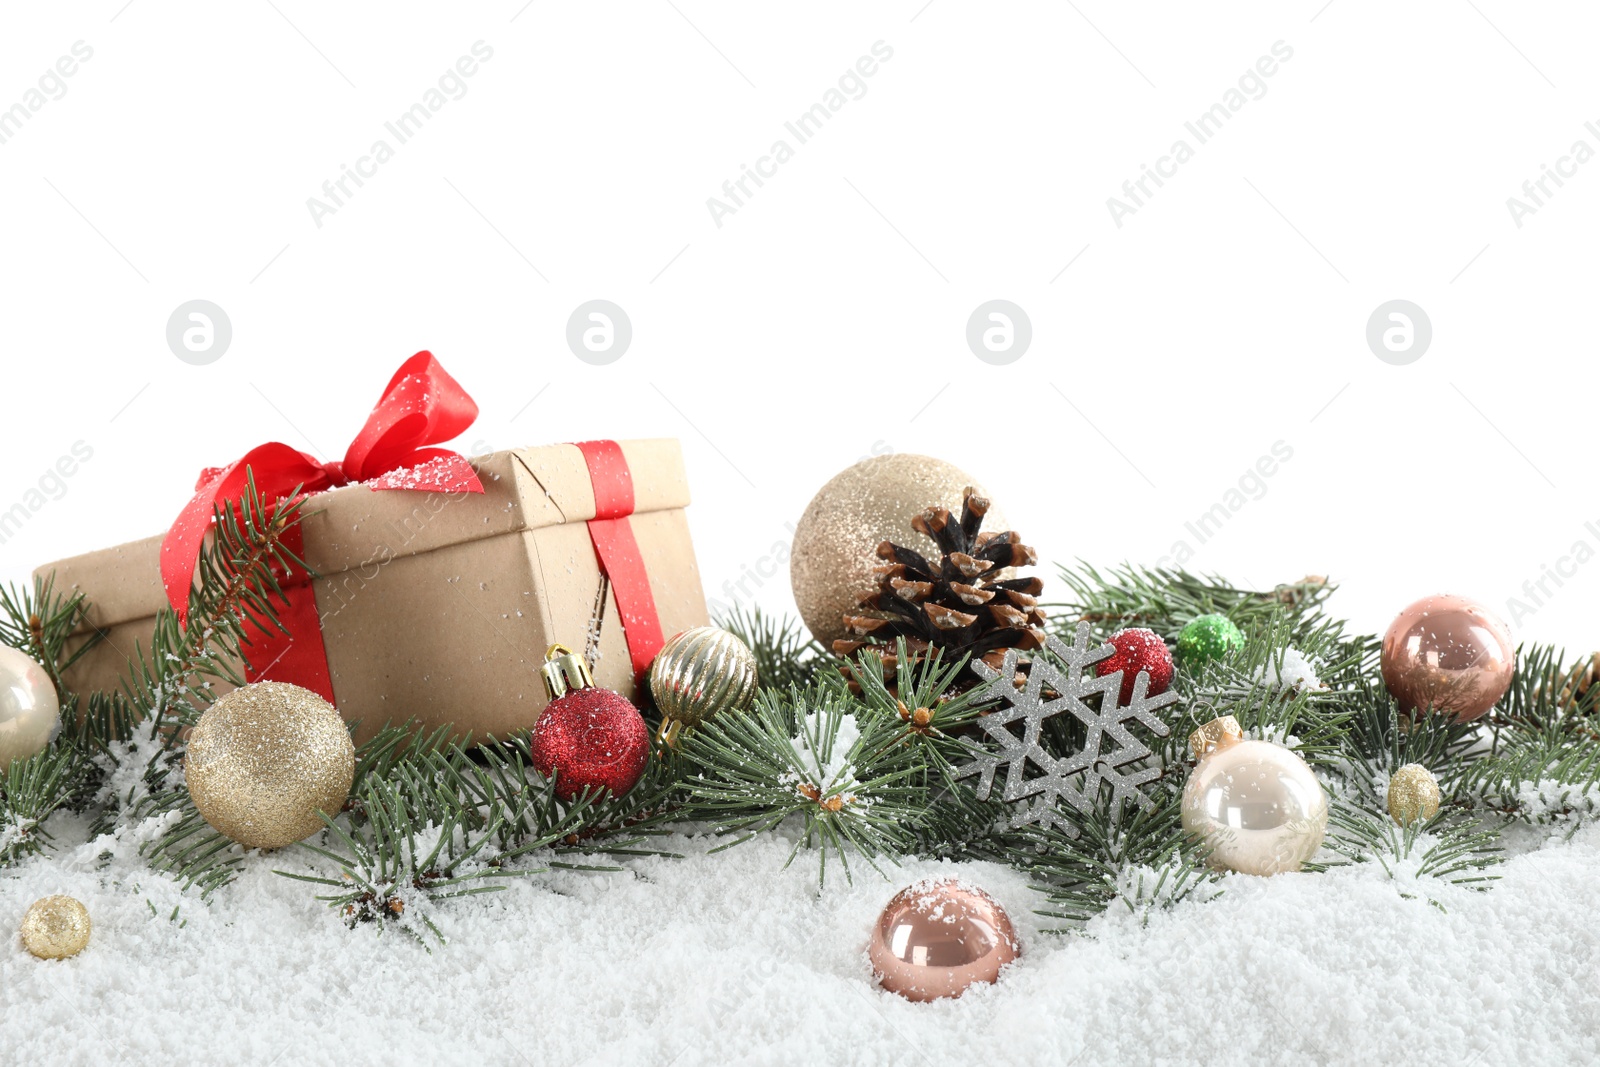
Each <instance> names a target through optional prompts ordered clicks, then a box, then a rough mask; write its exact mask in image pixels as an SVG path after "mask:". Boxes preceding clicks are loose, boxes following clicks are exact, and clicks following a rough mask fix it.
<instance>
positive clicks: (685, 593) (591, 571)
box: [39, 357, 706, 743]
mask: <svg viewBox="0 0 1600 1067" xmlns="http://www.w3.org/2000/svg"><path fill="white" fill-rule="evenodd" d="M430 359H431V357H430ZM441 373H442V372H441ZM399 380H400V376H399V375H397V376H396V381H399ZM451 384H452V385H453V383H451ZM393 388H394V383H391V391H392V390H393ZM388 395H389V394H386V397H387V396H388ZM469 403H470V401H469ZM381 407H382V405H381V403H380V409H381ZM475 410H476V409H475V408H474V409H473V413H474V414H475ZM467 421H468V422H470V418H469V419H468V420H467ZM369 426H370V422H369ZM413 429H414V426H413ZM274 447H278V448H286V446H274ZM353 447H354V446H353ZM260 451H261V450H256V452H253V453H252V454H251V456H254V457H255V459H256V461H257V463H256V466H259V467H262V468H265V467H267V466H268V464H267V463H266V462H265V460H264V458H263V456H261V455H258V453H260ZM438 452H439V450H429V451H428V453H427V459H425V462H432V461H433V460H434V459H436V458H437V454H438ZM296 455H299V454H298V453H296ZM450 455H451V456H452V457H453V459H454V460H459V461H460V464H459V472H458V475H457V476H456V477H455V478H453V479H450V480H448V484H449V485H450V486H451V488H438V487H437V486H438V485H439V484H440V483H439V482H438V480H437V479H430V478H428V477H426V476H418V475H416V474H415V470H414V469H413V468H407V467H405V466H404V465H403V462H402V463H401V464H400V465H398V466H393V467H391V468H390V469H389V470H388V471H386V472H385V473H384V474H383V475H382V476H380V477H378V478H375V479H369V480H366V481H364V482H363V483H362V484H349V485H345V486H343V487H340V488H333V489H330V490H327V491H324V492H318V493H316V494H314V495H312V496H310V497H309V498H308V499H307V500H306V502H305V515H304V519H303V521H302V522H301V524H300V533H301V535H302V539H303V546H302V554H303V558H304V559H305V561H306V563H307V564H308V566H309V567H310V568H311V569H312V571H313V572H314V575H315V576H314V577H312V576H306V577H305V578H304V580H303V581H302V582H300V583H298V584H296V583H291V587H290V588H289V589H288V592H289V594H290V597H291V600H292V601H293V605H292V607H291V609H289V610H287V611H285V612H284V614H283V619H284V621H285V624H286V625H287V626H288V628H289V630H290V635H289V637H288V638H279V637H265V636H264V637H263V638H262V639H261V640H259V641H256V642H255V643H253V644H252V646H251V648H249V649H247V650H246V658H247V659H248V660H249V661H250V662H249V664H248V665H246V670H245V676H246V677H247V678H249V679H250V680H251V681H256V680H273V681H288V682H294V683H296V684H300V685H305V686H307V688H312V689H315V690H318V691H320V692H322V693H323V695H324V696H327V697H328V698H329V699H331V700H332V702H333V703H334V705H335V706H336V707H338V709H339V711H340V712H341V714H343V715H344V717H345V718H346V719H348V720H351V721H359V723H360V726H359V728H358V730H357V733H356V740H357V742H358V743H359V742H360V741H362V740H365V739H366V738H368V737H371V736H372V735H373V734H374V733H376V732H377V731H378V730H379V729H381V728H382V727H383V725H384V724H386V723H401V722H404V721H406V720H415V721H416V722H417V723H419V724H420V726H421V728H422V729H424V730H432V729H434V728H436V727H438V726H441V725H449V726H451V727H452V728H453V730H454V732H455V733H456V734H457V735H458V736H460V737H463V738H466V739H476V740H482V739H484V738H485V737H488V736H491V735H492V736H495V737H506V736H509V735H510V734H512V733H513V732H515V731H518V730H526V729H528V728H529V727H531V726H532V725H533V723H534V722H535V720H537V718H538V716H539V713H540V712H541V711H542V710H543V709H544V706H545V704H546V702H547V697H546V694H545V689H544V685H543V682H542V680H541V677H540V672H539V668H540V665H541V664H542V663H543V662H544V656H545V652H546V650H547V649H548V648H549V646H550V645H552V644H556V643H562V644H566V645H568V646H570V647H571V648H573V649H575V650H579V651H583V650H584V649H585V645H586V643H587V642H588V641H589V640H590V631H591V628H596V626H597V630H598V644H597V654H596V656H595V662H594V673H595V678H596V682H597V684H599V685H602V686H605V687H606V688H609V689H614V690H616V691H617V692H619V693H622V694H623V695H625V696H629V697H632V696H633V695H634V693H635V691H636V686H637V685H638V683H639V681H640V680H641V678H642V676H643V673H644V672H645V671H646V670H647V669H648V666H649V662H650V658H651V657H653V656H654V654H655V652H656V650H657V649H659V648H660V645H661V642H662V638H663V636H667V637H670V636H671V635H673V634H675V633H677V632H679V631H680V630H685V629H688V628H690V627H694V626H703V625H705V624H706V603H705V596H704V593H703V592H702V589H701V584H700V572H699V568H698V567H697V565H696V563H695V557H694V549H693V546H692V544H691V542H690V538H689V527H688V522H687V517H686V515H685V512H684V508H685V507H687V506H688V503H689V488H688V482H687V480H686V478H685V475H684V469H683V457H682V453H681V450H680V449H679V446H678V443H677V442H676V441H673V440H643V441H622V442H612V441H597V442H585V443H583V444H581V445H578V444H562V445H550V446H545V447H540V448H528V449H519V450H514V451H504V452H495V453H492V454H490V455H487V456H481V457H477V458H475V459H473V460H470V461H466V460H461V458H460V457H454V454H453V453H452V454H450ZM251 456H247V457H245V458H246V459H250V458H251ZM302 458H304V459H307V460H309V457H302ZM401 458H402V460H403V459H404V458H405V457H404V455H403V453H402V454H401ZM240 463H244V460H241V461H240ZM468 463H470V468H468V466H467V464H468ZM344 465H345V467H347V468H348V467H350V465H351V459H350V457H349V456H347V457H346V460H345V464H344ZM330 466H331V465H330ZM232 469H233V468H231V467H230V468H227V470H232ZM225 473H226V471H224V472H220V473H219V472H216V471H208V472H207V476H209V477H210V479H211V481H210V482H209V483H208V484H209V485H210V486H211V487H212V488H216V487H218V486H221V485H223V484H224V479H223V475H224V474H225ZM295 477H299V473H298V472H296V473H295ZM203 480H204V479H203ZM302 483H303V479H302ZM302 483H296V484H302ZM430 485H433V486H435V487H434V488H428V486H430ZM283 492H284V493H287V492H288V490H284V491H283ZM202 498H204V499H202ZM196 499H197V500H200V501H201V502H203V503H205V504H206V508H205V509H204V510H205V513H207V514H208V513H209V506H210V503H211V499H210V498H209V497H205V494H204V493H202V494H199V495H197V498H196ZM191 507H194V504H193V502H191ZM195 510H196V511H197V512H198V511H199V509H198V508H195ZM182 522H183V520H181V519H180V522H179V523H178V524H174V527H173V529H172V530H170V531H169V532H168V533H167V534H166V535H163V536H161V537H154V538H150V539H147V540H144V541H137V542H133V543H132V544H127V545H122V546H119V547H116V548H109V549H105V550H102V551H98V552H91V553H89V554H87V555H83V556H78V557H75V558H73V559H66V560H61V561H59V562H57V563H52V564H48V565H46V566H44V567H41V568H39V573H40V574H41V575H49V574H50V573H52V572H53V573H54V574H55V578H56V587H57V589H63V590H66V589H70V590H79V591H81V592H83V593H84V594H85V595H86V596H87V598H88V599H89V603H90V611H89V615H88V626H89V628H90V629H93V630H99V631H101V632H102V633H104V634H105V639H104V640H103V641H101V642H100V643H99V644H97V645H96V646H95V647H94V648H92V649H91V650H89V652H88V653H86V654H85V655H84V657H83V658H82V659H80V660H79V662H78V663H76V664H75V665H74V666H73V668H72V669H71V670H70V671H69V672H68V674H67V676H66V682H67V684H68V685H69V686H71V687H72V688H73V689H74V690H76V691H78V692H88V691H93V690H110V689H116V688H118V687H119V686H120V684H121V678H122V676H123V675H124V673H125V672H126V670H127V666H128V659H129V656H130V654H131V653H132V652H133V650H134V647H135V642H138V643H139V644H140V645H142V646H143V647H144V648H146V649H148V647H149V641H150V635H151V633H152V631H153V629H154V621H155V616H156V613H157V612H158V611H159V610H160V609H161V608H163V607H165V606H167V605H168V603H169V602H181V600H182V598H181V597H180V596H179V595H177V591H178V590H186V589H187V583H186V582H184V583H182V584H179V585H175V583H174V580H173V579H174V575H180V576H181V575H183V574H184V573H186V572H184V571H183V566H184V565H187V566H189V567H190V568H191V572H192V559H189V560H187V561H185V560H184V559H182V558H181V557H182V545H179V546H178V550H177V551H175V550H174V544H175V541H179V540H181V537H179V534H180V531H181V529H182ZM201 536H203V532H202V534H201ZM164 545H165V550H164V548H163V546H164ZM197 546H198V541H196V542H195V547H196V548H197ZM175 557H179V558H177V559H176V562H175ZM164 568H165V570H166V572H167V573H166V580H165V581H164V580H163V569H164ZM603 576H604V577H603ZM88 636H89V631H88V630H86V631H85V633H84V634H83V635H82V637H80V640H84V639H87V637H88Z"/></svg>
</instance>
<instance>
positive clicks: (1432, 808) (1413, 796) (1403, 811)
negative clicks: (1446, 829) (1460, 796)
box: [1389, 763, 1444, 826]
mask: <svg viewBox="0 0 1600 1067" xmlns="http://www.w3.org/2000/svg"><path fill="white" fill-rule="evenodd" d="M1442 799H1444V797H1443V794H1441V793H1440V792H1439V783H1438V782H1437V781H1436V780H1435V779H1434V777H1433V774H1432V773H1431V772H1430V771H1429V770H1428V768H1426V767H1424V766H1423V765H1422V764H1420V763H1408V764H1406V765H1405V766H1404V767H1401V768H1400V769H1399V770H1398V771H1395V772H1394V776H1393V777H1392V778H1390V779H1389V814H1390V815H1391V816H1392V817H1393V818H1394V821H1395V822H1397V823H1399V824H1400V825H1401V826H1404V825H1405V824H1406V823H1408V822H1414V821H1416V820H1418V819H1421V820H1422V821H1424V822H1426V821H1427V820H1429V819H1431V818H1433V817H1434V816H1435V815H1437V814H1439V802H1440V801H1441V800H1442Z"/></svg>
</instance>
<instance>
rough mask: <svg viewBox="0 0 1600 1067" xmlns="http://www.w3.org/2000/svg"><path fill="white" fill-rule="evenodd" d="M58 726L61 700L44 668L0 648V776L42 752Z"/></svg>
mask: <svg viewBox="0 0 1600 1067" xmlns="http://www.w3.org/2000/svg"><path fill="white" fill-rule="evenodd" d="M60 723H61V701H60V699H59V698H58V697H57V696H56V687H55V683H53V682H52V681H50V675H48V674H46V673H45V669H44V668H43V667H41V666H39V664H37V663H35V662H34V661H33V660H32V659H30V658H29V657H28V656H27V655H25V654H24V653H21V652H18V651H17V650H16V649H14V648H10V647H8V646H6V645H0V773H4V772H5V769H6V768H7V767H9V766H11V761H12V760H19V759H27V758H29V757H30V756H37V755H38V754H39V753H41V752H43V751H44V748H45V746H46V745H48V744H49V743H50V739H51V738H52V737H54V736H55V733H56V728H57V727H58V726H59V725H60Z"/></svg>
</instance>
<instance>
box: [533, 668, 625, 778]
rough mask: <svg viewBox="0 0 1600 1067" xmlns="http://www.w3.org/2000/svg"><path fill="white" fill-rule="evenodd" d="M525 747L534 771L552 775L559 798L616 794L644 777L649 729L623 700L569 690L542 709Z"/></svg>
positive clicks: (606, 694)
mask: <svg viewBox="0 0 1600 1067" xmlns="http://www.w3.org/2000/svg"><path fill="white" fill-rule="evenodd" d="M529 748H530V750H531V752H532V755H533V766H534V769H535V770H537V771H538V772H539V773H540V774H542V775H544V776H545V777H546V778H549V777H551V776H552V775H554V776H555V779H556V796H558V797H560V798H561V799H562V800H573V799H575V798H577V797H578V796H579V795H581V794H582V793H583V791H584V790H585V789H589V788H594V789H609V790H611V792H612V793H614V794H616V795H617V796H621V795H622V794H624V793H626V792H627V791H628V790H630V789H632V788H633V787H634V786H635V785H637V784H639V779H640V777H642V776H643V775H644V768H645V764H646V763H647V762H648V761H649V759H650V731H649V729H648V728H647V727H646V726H645V724H644V717H643V716H642V715H640V714H639V709H638V708H636V707H634V706H633V705H632V704H630V703H628V701H627V699H626V698H625V697H622V696H620V695H618V694H616V693H613V692H612V691H611V690H609V689H599V688H586V689H573V690H570V691H569V692H568V693H567V694H566V695H565V696H562V697H558V698H557V699H555V700H552V701H551V702H550V703H549V704H548V705H547V706H546V707H545V709H544V712H543V713H542V714H541V715H540V716H539V721H538V722H536V723H534V724H533V736H532V738H530V740H529Z"/></svg>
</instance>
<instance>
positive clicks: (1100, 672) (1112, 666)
mask: <svg viewBox="0 0 1600 1067" xmlns="http://www.w3.org/2000/svg"><path fill="white" fill-rule="evenodd" d="M1111 647H1113V648H1115V649H1116V650H1117V651H1116V652H1115V653H1113V654H1112V655H1111V657H1110V658H1109V659H1103V660H1101V661H1100V662H1099V663H1096V664H1095V666H1094V673H1095V674H1096V675H1097V676H1098V677H1101V678H1104V677H1105V676H1106V675H1108V674H1113V673H1115V672H1117V671H1121V672H1122V702H1123V703H1124V704H1126V703H1128V702H1129V701H1130V700H1132V699H1133V683H1134V680H1135V679H1136V678H1138V676H1139V672H1140V671H1144V672H1145V673H1146V674H1148V675H1150V688H1149V689H1147V690H1145V692H1147V693H1149V694H1150V695H1151V696H1153V697H1154V696H1160V695H1161V694H1162V693H1165V692H1166V691H1167V690H1168V689H1169V688H1171V686H1172V669H1173V668H1172V653H1171V652H1168V651H1167V643H1166V642H1165V641H1163V640H1162V639H1161V635H1160V634H1158V633H1156V632H1155V631H1154V630H1147V629H1145V628H1143V627H1131V628H1129V629H1126V630H1118V631H1117V632H1116V633H1114V634H1112V635H1111Z"/></svg>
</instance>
